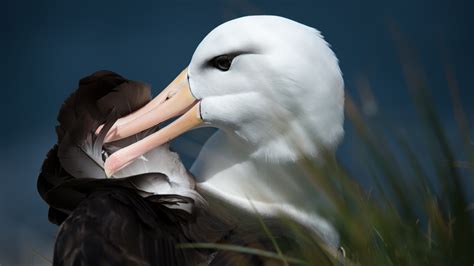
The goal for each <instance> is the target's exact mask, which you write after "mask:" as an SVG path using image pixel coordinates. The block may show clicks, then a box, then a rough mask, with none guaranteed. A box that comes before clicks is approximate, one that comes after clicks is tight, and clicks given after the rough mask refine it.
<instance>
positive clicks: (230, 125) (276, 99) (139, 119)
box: [105, 16, 344, 176]
mask: <svg viewBox="0 0 474 266" xmlns="http://www.w3.org/2000/svg"><path fill="white" fill-rule="evenodd" d="M343 87H344V82H343V79H342V74H341V71H340V69H339V65H338V60H337V58H336V56H335V55H334V53H333V52H332V50H331V49H330V48H329V46H328V44H327V42H326V41H325V40H324V39H323V37H322V36H321V34H320V32H319V31H317V30H316V29H314V28H311V27H308V26H305V25H303V24H300V23H297V22H295V21H292V20H289V19H286V18H282V17H277V16H249V17H242V18H238V19H235V20H232V21H229V22H226V23H224V24H222V25H220V26H218V27H217V28H215V29H214V30H213V31H211V32H210V33H209V34H208V35H207V36H206V37H205V38H204V40H203V41H202V42H201V43H200V44H199V46H198V47H197V49H196V51H195V53H194V55H193V57H192V60H191V62H190V64H189V66H188V67H187V68H186V69H185V70H183V72H182V73H181V74H180V75H179V76H178V77H177V78H176V79H175V80H174V81H173V82H172V83H171V84H170V85H169V86H168V87H167V88H166V89H165V90H164V91H163V92H162V93H160V95H158V96H157V97H156V98H155V99H154V100H153V101H151V102H150V103H149V104H147V105H146V106H145V107H143V108H142V109H140V110H138V111H137V112H135V113H133V114H131V115H129V116H127V117H124V118H121V119H119V121H118V122H117V123H116V124H115V125H114V127H113V128H112V130H111V131H110V132H109V133H108V136H107V139H106V140H107V141H113V140H116V139H120V138H124V137H127V136H130V135H132V134H135V133H137V132H140V131H142V130H144V129H146V128H149V127H151V126H154V125H156V124H158V123H161V122H163V121H165V120H168V119H170V118H172V117H176V116H180V117H179V118H178V119H176V120H175V121H173V122H172V123H171V124H169V125H168V126H166V127H164V128H163V129H161V130H159V131H158V132H156V133H154V134H153V135H151V136H149V137H147V138H145V139H143V140H141V141H138V142H136V143H134V144H132V145H130V146H128V147H126V148H124V149H122V150H120V151H117V152H116V153H114V154H112V156H110V157H109V158H108V159H107V161H106V163H105V170H106V173H107V174H108V175H109V176H110V175H112V174H113V173H115V172H117V171H119V170H120V169H122V168H123V167H125V166H126V165H128V164H129V163H131V162H132V161H133V160H134V159H136V158H137V157H139V156H140V155H142V154H144V153H146V152H147V151H149V150H151V149H153V148H154V147H157V146H159V145H162V144H163V143H166V142H168V141H170V140H172V139H174V138H175V137H177V136H179V135H180V134H182V133H184V132H185V131H188V130H190V129H192V128H195V127H198V126H203V125H207V126H212V127H216V128H219V129H221V130H223V131H224V132H226V133H229V134H232V135H233V136H234V137H236V139H237V140H240V142H241V143H242V147H244V148H247V149H251V152H250V153H249V156H252V157H253V158H256V159H264V160H266V161H272V162H280V161H284V162H286V161H294V160H296V159H298V157H299V155H300V154H303V155H305V156H310V157H315V156H318V153H319V151H320V150H319V148H318V147H320V146H319V145H324V147H325V148H327V149H333V148H335V147H336V146H337V144H338V143H339V141H340V139H341V137H342V135H343V120H344V114H343V105H344V88H343Z"/></svg>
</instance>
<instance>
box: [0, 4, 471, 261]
mask: <svg viewBox="0 0 474 266" xmlns="http://www.w3.org/2000/svg"><path fill="white" fill-rule="evenodd" d="M137 2H138V3H137ZM472 10H473V4H471V2H470V1H435V0H431V1H428V0H426V1H423V0H411V1H406V0H401V1H400V0H399V1H375V0H369V1H311V0H308V1H294V0H291V1H290V0H288V1H282V0H272V1H250V0H242V1H234V0H226V1H191V0H189V1H188V0H178V1H166V2H164V1H117V0H114V1H8V2H7V3H5V2H4V3H3V4H2V16H1V18H0V20H1V23H0V28H1V30H2V31H1V36H2V38H1V39H2V41H1V42H0V47H1V49H0V53H1V58H2V60H1V61H2V64H0V68H1V72H0V73H1V75H2V85H1V93H2V97H1V100H0V101H1V105H0V108H1V114H2V124H1V125H2V131H1V132H2V137H1V147H2V149H1V151H2V152H1V155H0V156H1V161H0V163H1V165H0V167H1V168H0V169H2V175H1V178H0V264H2V265H10V264H20V263H25V264H29V265H35V264H42V263H44V261H43V260H42V259H40V258H39V257H37V256H35V255H34V254H33V252H32V250H36V251H38V252H40V253H41V254H44V255H46V256H47V257H51V247H52V243H53V241H54V234H55V232H56V227H55V226H52V225H49V224H48V222H47V208H46V204H45V203H44V202H42V200H41V199H40V198H39V195H38V194H37V192H36V177H37V174H38V170H39V168H40V166H41V163H42V161H43V159H44V156H45V154H46V152H47V151H48V149H49V148H50V147H51V146H52V145H53V144H54V142H55V133H54V126H55V124H56V114H57V111H58V109H59V107H60V105H61V103H62V102H63V100H64V99H65V98H66V97H67V96H68V95H69V94H70V93H71V92H72V90H73V89H75V88H76V84H77V81H78V79H79V78H81V77H83V76H85V75H88V74H90V73H92V72H94V71H96V70H99V69H109V70H113V71H115V72H118V73H120V74H122V75H124V76H125V77H127V78H130V79H136V80H142V81H146V82H148V83H150V84H151V85H152V86H153V88H154V93H155V94H156V93H158V92H159V91H160V90H161V88H163V87H164V86H165V85H166V84H167V83H168V82H170V81H171V79H172V78H174V76H175V75H176V74H177V73H179V71H180V70H181V69H182V68H183V67H185V66H186V65H187V64H188V62H189V60H190V58H191V55H192V53H193V51H194V49H195V48H196V46H197V45H198V43H199V42H200V40H201V39H202V38H203V37H204V36H205V35H206V33H208V32H209V31H210V30H212V29H213V28H214V27H215V26H217V25H219V24H220V23H222V22H225V21H227V20H230V19H232V18H236V17H239V16H243V15H250V14H273V15H281V16H285V17H288V18H291V19H294V20H296V21H299V22H301V23H304V24H307V25H310V26H313V27H315V28H317V29H319V30H320V31H322V33H323V34H324V35H325V37H326V39H327V40H328V42H329V43H331V45H332V47H333V49H334V51H335V52H336V54H337V56H338V57H339V59H340V62H341V69H342V71H343V73H344V77H345V81H346V85H347V90H348V92H349V93H350V94H353V95H356V94H357V90H356V84H357V80H359V79H360V78H366V79H367V80H368V81H369V82H370V84H371V87H372V88H373V91H374V94H375V96H376V98H377V100H378V103H379V110H381V111H382V112H383V113H384V114H385V117H387V119H389V121H390V123H393V124H395V125H396V126H403V127H405V128H407V129H408V132H409V134H411V132H410V131H409V129H410V128H412V125H413V124H415V122H414V120H413V118H412V117H413V116H412V115H411V113H412V108H411V107H410V101H409V100H408V99H407V98H408V93H407V90H406V86H405V81H404V78H403V75H402V72H401V71H400V65H399V57H398V55H397V50H396V45H395V43H394V41H393V35H392V33H391V32H390V30H389V28H390V27H389V25H391V24H392V23H394V25H397V27H398V28H399V29H400V31H401V32H403V34H404V35H405V37H406V38H407V40H409V42H410V43H411V44H412V45H413V47H415V48H416V49H417V50H418V52H419V56H420V60H421V63H422V65H423V66H424V67H425V70H426V73H427V76H428V79H429V81H430V85H431V87H430V90H431V91H432V93H433V95H434V96H435V99H436V103H437V107H438V108H439V110H440V112H441V116H442V118H443V122H444V123H445V125H446V126H447V127H453V126H454V123H453V122H452V121H453V118H452V114H451V111H450V110H451V106H450V99H449V92H448V90H447V89H446V81H445V78H444V61H443V60H444V58H447V59H448V60H449V61H450V63H452V64H453V65H454V67H455V71H456V74H457V77H458V81H459V85H460V88H461V95H462V97H463V100H464V105H465V107H466V109H467V113H468V114H469V115H470V119H471V121H472V119H473V116H472V115H473V110H474V105H473V104H472V101H473V100H474V92H473V91H472V90H471V88H472V85H473V81H472V79H471V76H472V73H473V62H474V60H473V59H474V52H473V50H472V47H474V40H473V23H472V22H473V21H472V19H471V17H472V14H471V13H472ZM450 132H451V134H450V135H453V136H454V133H452V132H453V131H450ZM208 133H209V131H200V132H199V131H197V132H193V133H191V134H187V135H186V136H185V138H182V139H181V140H179V141H178V142H177V143H175V146H176V148H177V150H178V151H181V152H183V158H184V159H185V161H186V163H187V164H189V163H190V162H192V159H193V158H194V156H195V154H196V152H197V151H198V148H199V145H200V143H201V142H202V141H203V140H204V139H205V137H206V136H207V134H208ZM453 138H455V137H453ZM352 142H353V137H352V133H351V130H350V129H349V130H348V133H347V135H346V139H345V141H344V143H343V145H342V147H341V149H340V151H339V153H338V156H339V157H340V158H341V159H342V160H343V161H345V162H347V163H348V164H349V165H351V164H352V165H353V164H354V163H353V162H352V159H351V158H352V155H351V154H352V153H353V150H352V147H353V146H354V145H353V143H352Z"/></svg>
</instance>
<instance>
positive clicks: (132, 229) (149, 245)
mask: <svg viewBox="0 0 474 266" xmlns="http://www.w3.org/2000/svg"><path fill="white" fill-rule="evenodd" d="M173 212H174V211H173V210H170V209H167V208H164V207H159V205H158V206H157V205H152V204H151V203H150V202H149V201H147V200H145V199H143V198H142V197H140V196H138V195H137V194H136V193H134V192H133V191H132V190H128V189H125V188H114V189H104V190H99V191H96V192H94V193H93V194H91V195H90V196H89V197H87V199H85V200H84V201H83V202H82V203H81V204H80V205H79V206H78V207H77V208H76V209H75V210H74V212H73V213H72V214H71V215H70V216H69V218H67V219H66V221H65V222H64V223H63V224H62V225H61V227H60V231H59V234H58V237H57V241H56V247H55V253H54V264H55V265H76V264H77V265H200V264H201V265H203V264H204V265H207V260H208V256H209V253H210V252H209V251H206V250H187V249H178V248H176V245H177V244H178V243H183V242H184V243H186V242H189V241H190V240H189V239H188V237H187V236H186V235H185V234H184V233H183V232H182V230H180V228H181V226H188V221H187V220H184V219H181V218H180V216H179V215H174V214H173Z"/></svg>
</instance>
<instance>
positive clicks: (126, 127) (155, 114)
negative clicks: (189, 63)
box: [98, 69, 203, 177]
mask: <svg viewBox="0 0 474 266" xmlns="http://www.w3.org/2000/svg"><path fill="white" fill-rule="evenodd" d="M199 108H200V105H199V101H198V100H197V99H195V98H194V96H193V95H192V94H191V90H190V88H189V83H188V80H187V69H184V70H183V71H182V72H181V73H180V74H179V75H178V76H177V77H176V79H175V80H173V82H171V83H170V85H168V87H166V89H164V90H163V91H162V92H161V93H160V94H159V95H158V96H156V97H155V98H154V99H153V100H152V101H150V102H149V103H148V104H147V105H145V106H144V107H142V108H141V109H139V110H137V111H136V112H134V113H132V114H130V115H128V116H125V117H123V118H120V119H119V120H118V121H117V122H116V123H115V124H114V126H113V127H112V128H111V129H110V131H109V132H108V133H107V137H106V139H105V141H106V142H110V141H114V140H118V139H122V138H126V137H128V136H131V135H133V134H136V133H138V132H140V131H143V130H145V129H148V128H150V127H153V126H155V125H157V124H159V123H161V122H163V121H166V120H168V119H171V118H173V117H176V116H179V115H181V116H180V117H179V118H178V119H176V120H175V121H173V122H172V123H171V124H169V125H168V126H166V127H164V128H162V129H160V130H159V131H157V132H155V133H153V134H151V135H149V136H147V137H146V138H144V139H142V140H140V141H138V142H135V143H133V144H132V145H130V146H127V147H124V148H123V149H121V150H119V151H117V152H115V153H114V154H112V155H111V156H110V157H108V158H107V160H106V161H105V165H104V170H105V173H106V175H107V176H108V177H110V176H112V175H113V174H114V173H116V172H118V171H120V170H121V169H122V168H124V167H125V166H127V165H129V164H130V163H132V162H133V160H135V159H136V158H138V157H140V156H141V155H143V154H145V153H147V152H148V151H150V150H152V149H153V148H155V147H158V146H160V145H162V144H164V143H166V142H168V141H170V140H172V139H174V138H176V137H177V136H179V135H181V134H183V133H184V132H186V131H188V130H190V129H192V128H194V127H196V126H198V125H200V124H202V123H203V121H202V119H201V115H200V110H199ZM100 129H101V128H99V129H98V131H99V130H100Z"/></svg>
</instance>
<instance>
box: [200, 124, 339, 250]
mask: <svg viewBox="0 0 474 266" xmlns="http://www.w3.org/2000/svg"><path fill="white" fill-rule="evenodd" d="M254 150H255V149H251V148H250V147H245V144H243V143H241V141H239V140H238V138H236V137H233V136H232V134H231V133H224V132H223V131H221V130H219V131H217V132H216V133H215V134H214V135H213V136H212V137H211V138H210V139H209V140H208V141H207V142H206V144H205V145H204V147H203V148H202V150H201V152H200V154H199V156H198V158H197V159H196V161H195V163H194V164H193V166H192V168H191V172H192V173H193V175H194V176H195V178H196V185H197V187H198V190H199V191H200V192H201V193H202V194H204V195H203V196H204V197H205V198H207V199H208V198H212V199H213V200H217V201H222V202H225V203H226V204H230V205H232V206H234V207H236V208H239V209H240V210H241V211H244V212H246V213H248V214H250V215H251V214H252V213H254V212H255V211H258V212H259V213H260V214H261V215H263V216H265V217H275V216H277V215H278V214H283V215H286V216H289V217H290V218H292V219H293V220H295V221H297V222H299V223H300V224H302V225H303V226H306V227H307V228H309V229H310V230H312V231H313V232H315V234H317V235H319V236H320V237H322V238H323V239H325V240H326V242H327V243H328V244H330V245H331V246H334V247H335V246H337V242H338V235H337V233H336V231H335V230H334V228H333V227H332V226H331V225H330V224H329V223H328V222H327V221H325V220H324V219H322V218H321V217H319V216H318V215H316V214H315V213H310V212H309V211H304V210H305V209H308V208H305V207H304V204H305V203H306V204H308V202H307V195H308V194H307V193H305V191H303V190H304V189H302V187H306V188H307V187H308V186H304V185H303V186H302V185H301V184H304V182H308V181H307V180H304V175H303V174H302V173H301V172H299V171H301V169H300V170H298V167H297V166H296V165H295V164H294V162H290V161H289V162H286V163H285V162H281V161H280V162H275V161H264V160H259V159H258V158H257V159H255V158H252V156H250V153H252V151H254ZM313 192H314V190H313ZM313 196H314V195H313ZM313 198H315V197H313ZM311 204H317V202H311ZM252 205H253V206H252ZM306 207H308V206H306Z"/></svg>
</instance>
